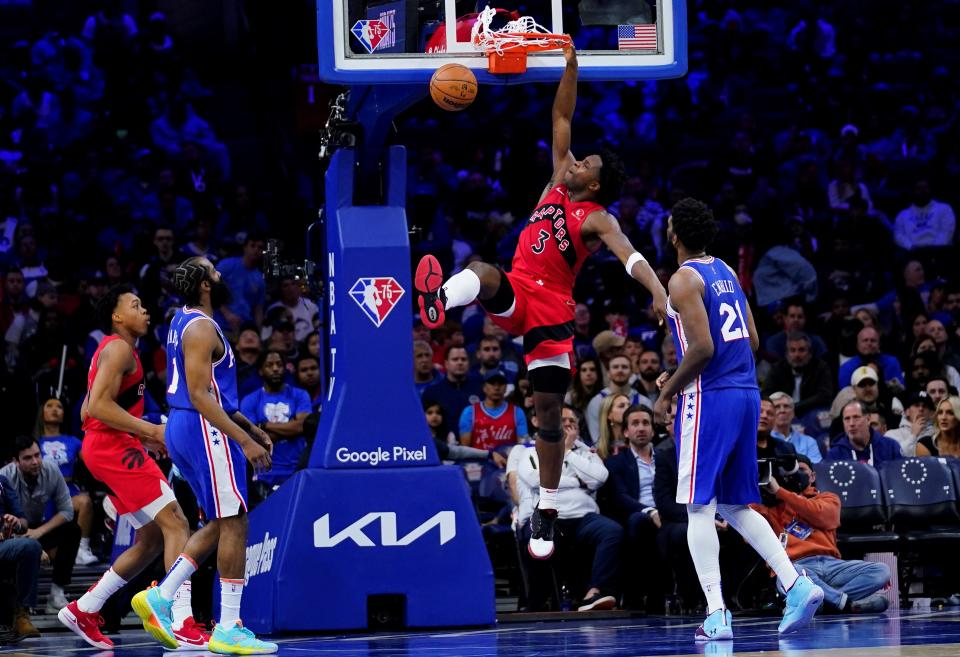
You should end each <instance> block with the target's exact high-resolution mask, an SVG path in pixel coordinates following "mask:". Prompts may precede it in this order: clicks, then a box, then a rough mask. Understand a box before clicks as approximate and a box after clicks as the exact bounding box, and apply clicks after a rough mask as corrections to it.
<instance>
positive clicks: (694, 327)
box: [654, 199, 823, 641]
mask: <svg viewBox="0 0 960 657" xmlns="http://www.w3.org/2000/svg"><path fill="white" fill-rule="evenodd" d="M716 234H717V224H716V221H714V218H713V213H712V212H711V211H710V209H709V208H708V207H707V206H706V205H704V204H703V203H700V202H699V201H695V200H693V199H683V200H681V201H679V202H678V203H677V204H676V205H675V206H673V210H672V211H671V216H670V218H669V219H668V221H667V239H668V240H669V241H670V243H671V244H672V245H673V247H674V248H675V249H676V250H677V260H678V262H679V263H680V269H679V270H678V271H677V273H676V274H674V275H673V277H672V278H671V279H670V284H669V288H670V298H669V301H668V303H667V315H668V317H669V319H670V324H671V327H670V328H671V331H672V333H673V339H674V342H675V344H676V346H677V354H678V361H679V366H678V367H677V370H676V372H674V373H673V375H672V376H667V375H661V378H660V380H659V381H658V383H659V384H661V385H662V388H661V391H660V398H659V399H658V400H657V403H656V405H655V406H654V410H655V411H656V414H657V417H658V418H659V419H660V420H661V421H662V419H663V418H664V417H665V416H666V414H667V413H668V412H669V409H670V401H671V400H672V399H673V397H674V395H677V394H678V393H679V395H680V396H679V398H678V401H677V417H676V424H675V428H676V436H677V455H678V461H679V463H678V467H677V471H678V473H679V480H678V484H677V502H678V503H680V504H686V506H687V515H688V516H689V524H688V526H687V543H688V544H689V546H690V556H691V557H692V558H693V563H694V566H695V567H696V570H697V576H698V577H699V578H700V585H701V587H703V593H704V595H705V596H706V598H707V613H708V616H707V619H706V620H705V621H704V622H703V625H701V626H700V627H699V628H697V632H696V635H695V638H696V640H697V641H711V640H716V639H732V638H733V629H732V628H731V625H730V623H731V616H730V612H729V611H727V610H726V607H725V606H724V603H723V593H722V591H721V588H720V545H719V541H718V540H717V530H716V526H715V525H714V519H715V517H716V514H717V512H718V511H719V513H720V515H721V516H723V517H724V518H725V519H726V521H727V522H728V523H729V524H730V525H731V526H732V527H733V528H734V529H736V530H737V532H739V533H740V535H741V536H743V538H744V539H746V541H747V542H748V543H749V544H750V545H751V546H752V547H753V549H754V550H756V551H757V552H758V553H759V554H760V556H761V557H763V559H764V561H766V562H767V564H768V565H769V566H770V568H772V569H773V570H774V572H776V574H777V577H779V578H780V584H781V585H782V586H783V588H784V590H786V591H787V606H786V609H785V610H784V613H783V621H782V622H781V623H780V627H779V631H780V633H781V634H782V633H786V632H791V631H793V630H796V629H798V628H800V627H801V626H803V625H805V624H806V623H808V622H809V621H810V619H812V618H813V616H814V614H816V612H817V609H818V608H819V607H820V604H821V603H822V602H823V590H822V589H821V588H820V587H819V586H817V585H816V584H814V583H813V582H812V581H811V580H810V579H809V578H808V577H807V576H806V575H798V574H797V571H796V569H795V568H794V567H793V564H792V563H791V562H790V559H789V558H788V557H787V553H786V551H785V550H784V549H783V546H782V545H781V544H780V541H779V540H777V536H776V534H774V533H773V531H772V530H771V529H770V526H769V525H768V524H767V522H766V521H765V520H764V519H763V517H761V516H760V514H758V513H757V512H756V511H754V510H753V509H751V508H750V507H749V506H747V505H748V504H751V503H754V502H760V488H759V485H758V476H757V422H758V418H759V413H760V392H759V390H758V388H757V374H756V370H755V365H754V360H753V353H754V352H755V351H756V350H757V347H758V346H759V338H758V336H757V327H756V326H755V325H754V322H753V313H752V312H751V310H750V304H749V303H747V299H746V296H745V295H744V294H743V290H742V289H740V283H739V282H738V280H737V276H736V274H735V273H734V272H733V270H732V269H730V267H728V266H727V265H726V263H724V262H722V261H721V260H718V259H717V258H714V257H711V256H708V255H707V253H706V249H707V247H708V246H709V245H710V243H711V242H712V241H713V238H714V236H715V235H716Z"/></svg>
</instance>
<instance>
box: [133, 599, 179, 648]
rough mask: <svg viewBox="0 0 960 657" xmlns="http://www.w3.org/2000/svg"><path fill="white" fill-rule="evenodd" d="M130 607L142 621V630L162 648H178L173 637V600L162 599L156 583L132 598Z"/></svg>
mask: <svg viewBox="0 0 960 657" xmlns="http://www.w3.org/2000/svg"><path fill="white" fill-rule="evenodd" d="M130 606H132V607H133V611H134V613H136V614H137V616H139V617H140V620H141V621H143V629H145V630H146V631H147V634H149V635H150V636H152V637H153V638H154V639H156V640H157V641H159V642H160V643H161V644H163V647H164V648H170V649H171V650H173V649H176V648H179V647H180V643H179V642H178V641H177V638H176V637H175V636H173V627H172V624H173V600H164V599H163V596H162V595H160V587H158V586H157V583H156V582H154V583H153V585H152V586H151V587H150V588H148V589H147V590H146V591H140V593H138V594H136V595H135V596H133V600H131V601H130Z"/></svg>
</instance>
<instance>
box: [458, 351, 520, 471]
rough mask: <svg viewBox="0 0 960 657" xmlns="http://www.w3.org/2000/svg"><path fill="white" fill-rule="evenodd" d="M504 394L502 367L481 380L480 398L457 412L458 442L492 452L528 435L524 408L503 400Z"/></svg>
mask: <svg viewBox="0 0 960 657" xmlns="http://www.w3.org/2000/svg"><path fill="white" fill-rule="evenodd" d="M506 393H507V375H506V374H505V373H504V372H503V371H501V370H491V371H489V372H487V374H486V376H485V377H484V379H483V401H482V402H474V403H473V404H471V405H470V406H467V407H466V408H464V409H463V412H462V413H461V414H460V444H461V445H469V446H471V447H475V448H477V449H483V450H488V451H492V450H496V449H497V448H499V447H504V446H510V445H516V444H517V443H518V442H519V441H520V439H523V438H526V437H527V419H526V416H525V415H524V414H523V409H521V408H519V407H517V406H515V405H514V404H513V403H512V402H508V401H504V397H506ZM503 465H506V461H504V463H503Z"/></svg>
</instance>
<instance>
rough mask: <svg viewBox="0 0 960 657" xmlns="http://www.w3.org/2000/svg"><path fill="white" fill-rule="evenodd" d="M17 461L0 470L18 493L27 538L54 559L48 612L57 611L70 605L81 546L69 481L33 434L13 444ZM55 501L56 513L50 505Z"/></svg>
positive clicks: (33, 601) (32, 601) (33, 600)
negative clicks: (49, 511)
mask: <svg viewBox="0 0 960 657" xmlns="http://www.w3.org/2000/svg"><path fill="white" fill-rule="evenodd" d="M13 448H14V453H15V454H16V460H15V461H14V462H13V463H9V464H7V465H6V466H4V467H3V468H2V469H0V475H2V476H4V477H6V478H7V480H8V481H9V482H10V485H11V486H12V487H13V490H15V491H16V492H17V495H18V496H19V500H20V506H21V508H22V509H23V510H24V512H25V513H26V516H25V517H26V518H27V522H28V524H29V525H30V528H29V529H28V530H27V533H26V536H27V538H32V539H36V540H37V541H39V542H40V545H41V546H42V547H43V549H44V551H45V552H46V553H47V554H48V555H50V558H51V560H52V561H53V581H52V582H51V584H50V594H49V596H47V613H49V614H55V613H57V612H58V611H60V610H61V609H63V608H64V607H66V606H67V597H66V594H65V593H64V588H65V587H66V586H69V585H70V580H71V579H72V577H73V565H74V563H75V562H76V559H77V548H79V547H80V527H78V526H77V524H76V523H75V522H73V505H72V504H71V503H70V493H69V491H68V490H67V482H65V481H64V480H63V475H62V474H60V469H59V468H58V467H57V464H56V463H54V462H53V461H44V460H43V458H42V457H41V455H40V446H39V445H38V444H37V441H36V440H34V439H33V438H31V437H29V436H18V437H17V438H16V440H14V443H13ZM51 502H52V503H53V508H54V513H53V514H52V515H50V516H49V517H48V516H47V515H46V514H47V508H48V505H49V504H50V503H51ZM29 602H30V605H29V606H30V607H36V606H37V589H36V586H34V588H33V590H32V591H31V592H30V598H29Z"/></svg>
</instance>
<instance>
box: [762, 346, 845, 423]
mask: <svg viewBox="0 0 960 657" xmlns="http://www.w3.org/2000/svg"><path fill="white" fill-rule="evenodd" d="M832 379H833V375H832V374H831V372H830V367H829V366H828V365H827V364H826V363H825V362H823V361H822V360H821V359H819V358H816V357H814V355H813V354H812V353H811V342H810V338H809V336H807V335H806V334H805V333H791V334H790V335H789V337H788V338H787V356H786V358H784V359H783V360H780V361H777V363H776V364H774V366H773V367H772V368H771V370H770V374H768V375H767V380H766V381H765V382H764V386H763V392H764V394H767V395H770V394H772V393H774V392H785V393H787V394H788V395H790V398H791V399H792V400H793V402H794V411H795V413H796V414H797V415H798V416H800V417H801V418H802V417H804V416H805V415H806V414H807V413H809V412H810V411H813V410H816V409H821V408H829V406H830V401H831V400H832V399H833V381H832Z"/></svg>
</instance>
